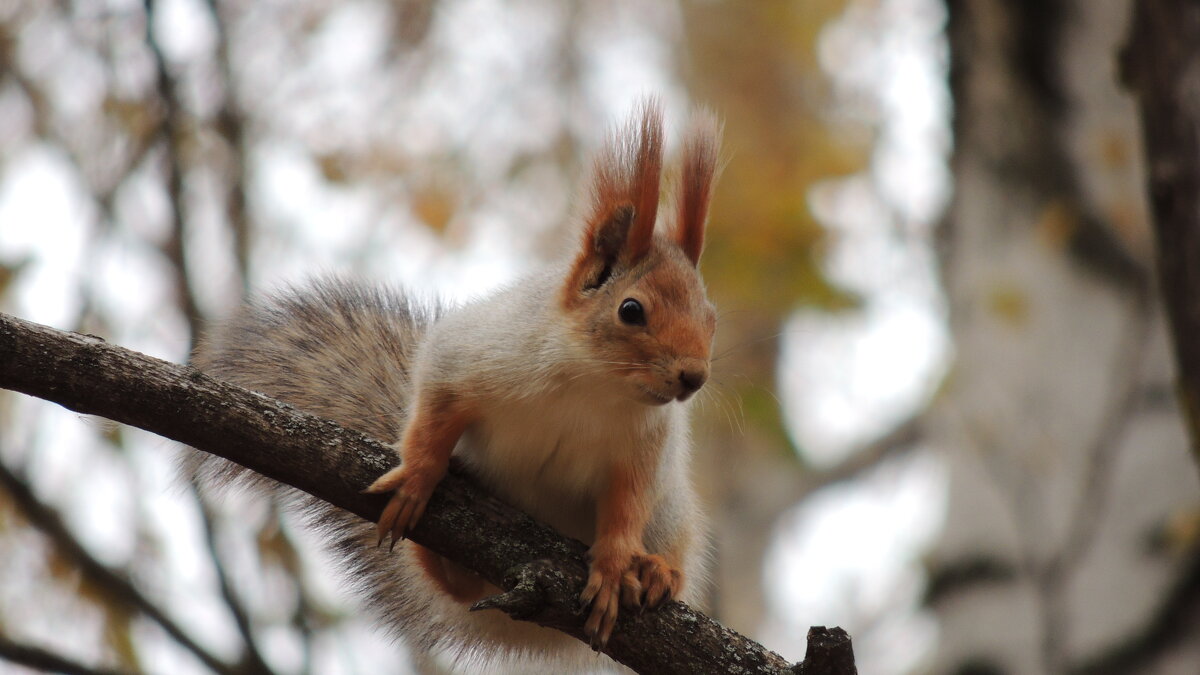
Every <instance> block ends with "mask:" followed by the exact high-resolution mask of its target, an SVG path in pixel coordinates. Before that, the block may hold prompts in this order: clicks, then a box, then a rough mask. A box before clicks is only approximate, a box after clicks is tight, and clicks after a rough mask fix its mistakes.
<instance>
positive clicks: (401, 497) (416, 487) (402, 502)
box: [366, 466, 437, 550]
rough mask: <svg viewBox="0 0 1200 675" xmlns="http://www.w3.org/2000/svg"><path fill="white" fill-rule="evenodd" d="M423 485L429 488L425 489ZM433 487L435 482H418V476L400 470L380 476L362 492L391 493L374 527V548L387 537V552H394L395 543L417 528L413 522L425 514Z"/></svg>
mask: <svg viewBox="0 0 1200 675" xmlns="http://www.w3.org/2000/svg"><path fill="white" fill-rule="evenodd" d="M427 483H429V487H425V485H426V484H427ZM436 484H437V481H436V480H434V481H425V480H422V479H421V475H420V474H418V473H416V472H413V471H409V470H407V467H404V466H400V467H397V468H395V469H392V470H391V471H389V472H387V473H385V474H384V475H382V476H380V477H379V479H378V480H376V481H375V482H374V483H372V484H371V487H369V488H367V489H366V492H369V493H379V492H387V491H388V490H395V492H394V493H393V494H392V498H391V499H389V500H388V503H387V506H385V507H384V508H383V513H382V514H381V515H380V516H379V524H378V525H377V526H376V532H377V533H378V535H379V542H378V544H377V545H380V546H381V545H383V540H384V539H386V538H387V537H388V536H389V535H390V536H391V546H390V547H389V550H394V549H395V548H396V542H398V541H403V540H404V539H405V538H407V536H408V532H409V531H411V530H412V529H413V528H414V527H416V526H417V522H419V521H420V520H421V516H422V515H424V514H425V505H426V504H427V503H428V502H429V497H430V495H431V494H432V493H433V486H434V485H436Z"/></svg>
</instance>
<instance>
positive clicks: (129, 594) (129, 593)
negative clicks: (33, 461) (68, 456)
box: [0, 349, 239, 675]
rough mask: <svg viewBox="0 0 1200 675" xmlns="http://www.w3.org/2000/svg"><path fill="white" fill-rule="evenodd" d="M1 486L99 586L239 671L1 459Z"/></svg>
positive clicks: (202, 655) (0, 356)
mask: <svg viewBox="0 0 1200 675" xmlns="http://www.w3.org/2000/svg"><path fill="white" fill-rule="evenodd" d="M7 357H8V354H7V353H5V352H4V350H2V349H0V363H4V364H5V365H6V367H5V369H4V370H3V371H2V372H4V374H5V375H7V374H8V372H9V371H10V370H16V369H14V368H9V367H7V366H8V365H11V364H10V363H9V362H10V359H8V358H7ZM5 379H6V378H5ZM0 489H3V490H4V491H5V492H6V493H7V494H8V495H9V496H10V497H11V498H12V500H13V502H14V503H15V504H16V505H17V508H19V509H20V510H21V513H22V514H23V515H24V516H25V518H26V519H27V520H29V522H30V524H32V525H33V526H34V527H36V528H37V529H38V530H40V531H41V532H42V533H43V534H45V535H46V536H47V537H48V538H49V539H50V540H51V541H52V542H53V543H54V545H55V547H56V548H57V549H58V551H59V552H60V553H61V554H62V555H63V557H65V558H66V559H68V560H70V561H71V562H72V563H73V564H74V565H75V566H76V567H78V568H79V570H80V571H81V572H82V573H83V574H84V575H85V576H86V577H87V578H88V579H89V580H90V581H91V582H92V583H93V584H95V585H96V587H98V588H101V589H103V590H104V592H106V593H109V594H110V596H111V597H112V598H113V599H114V600H116V601H117V602H120V603H122V604H124V605H125V606H127V607H132V608H133V609H135V610H137V611H139V612H141V613H142V614H143V615H145V616H146V617H147V618H149V619H150V620H151V621H153V622H154V623H156V624H158V625H159V626H160V627H161V628H162V629H163V630H164V631H165V632H166V633H167V635H170V636H171V638H172V639H173V640H175V641H176V642H178V643H179V644H180V645H181V646H183V647H184V648H185V649H187V650H188V651H189V652H191V653H192V654H194V655H195V656H196V658H198V659H199V660H200V661H201V662H202V663H204V665H205V666H207V667H208V668H209V669H210V670H212V671H213V672H215V673H227V674H229V675H233V674H234V673H237V672H239V671H238V669H237V667H235V666H233V665H231V664H227V663H225V662H223V661H221V660H220V659H218V658H217V657H216V656H214V655H212V654H211V653H209V652H208V650H206V649H204V648H203V647H201V646H200V645H198V644H196V642H195V641H194V640H192V638H191V636H189V635H188V634H187V632H185V631H184V630H183V629H182V628H180V627H179V624H177V623H175V622H174V621H173V620H172V619H171V618H170V617H168V616H167V615H166V614H165V613H164V612H163V611H162V610H161V609H159V608H158V606H157V605H155V604H154V603H153V602H150V600H149V599H148V598H146V596H144V595H142V593H141V592H140V591H138V589H137V588H135V587H134V586H133V584H132V583H130V582H129V580H128V579H127V578H126V576H125V575H124V574H122V573H120V572H118V571H116V570H113V569H110V568H109V567H108V566H107V565H105V564H103V563H101V562H100V561H99V560H96V559H95V558H94V557H92V554H91V553H88V551H87V550H86V549H85V548H83V546H81V545H80V544H79V541H78V540H77V539H76V538H75V537H74V536H73V535H72V534H71V532H70V531H69V530H68V529H67V526H66V524H65V523H63V521H62V519H61V518H59V516H58V514H57V513H56V512H55V511H54V510H53V509H51V508H50V507H49V506H46V505H45V504H43V503H42V502H41V500H39V499H38V498H37V496H35V495H34V494H33V491H32V490H30V489H29V487H28V486H27V485H25V483H24V482H22V481H21V479H20V478H18V477H17V476H16V475H15V474H14V473H13V472H12V471H11V470H9V468H8V467H7V466H5V465H4V464H3V463H0Z"/></svg>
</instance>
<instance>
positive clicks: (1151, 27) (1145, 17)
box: [1124, 0, 1200, 464]
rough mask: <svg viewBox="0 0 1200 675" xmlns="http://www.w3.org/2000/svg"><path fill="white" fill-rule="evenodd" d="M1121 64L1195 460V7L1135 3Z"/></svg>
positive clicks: (1198, 73)
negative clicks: (1132, 105) (1137, 109)
mask: <svg viewBox="0 0 1200 675" xmlns="http://www.w3.org/2000/svg"><path fill="white" fill-rule="evenodd" d="M1126 56H1127V60H1126V61H1125V63H1124V66H1125V73H1124V74H1125V76H1126V79H1127V81H1128V83H1129V85H1130V88H1131V89H1132V90H1133V91H1134V93H1135V94H1137V96H1138V99H1139V103H1140V104H1141V113H1142V133H1143V137H1144V140H1145V143H1146V158H1147V164H1148V166H1149V167H1150V171H1149V172H1148V174H1149V175H1148V176H1147V185H1148V187H1149V196H1150V201H1151V206H1152V208H1153V216H1154V225H1155V233H1156V234H1157V238H1158V272H1159V283H1160V284H1161V286H1162V292H1163V299H1164V300H1165V301H1166V306H1167V311H1168V314H1169V316H1170V319H1171V329H1172V333H1173V335H1174V345H1175V360H1176V363H1178V365H1179V381H1178V387H1179V397H1180V402H1181V404H1182V407H1183V412H1184V415H1185V419H1186V421H1187V425H1188V430H1189V432H1190V434H1191V438H1192V454H1193V456H1194V458H1195V460H1196V462H1197V463H1198V464H1200V95H1197V89H1196V88H1197V87H1198V86H1200V6H1197V5H1196V3H1194V2H1180V1H1178V0H1176V1H1161V2H1139V3H1138V4H1137V7H1136V10H1135V14H1134V19H1133V27H1132V29H1131V32H1130V44H1129V50H1128V52H1127V53H1126Z"/></svg>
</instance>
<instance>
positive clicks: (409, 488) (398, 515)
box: [367, 393, 474, 543]
mask: <svg viewBox="0 0 1200 675" xmlns="http://www.w3.org/2000/svg"><path fill="white" fill-rule="evenodd" d="M413 407H414V413H413V418H412V420H410V421H409V423H408V426H407V427H406V428H405V430H404V437H403V438H402V439H401V441H400V458H401V464H400V466H398V467H396V468H394V469H392V470H391V471H388V472H387V473H385V474H383V475H382V476H380V477H379V479H377V480H376V481H375V482H374V483H372V484H371V487H369V488H367V492H376V493H378V492H391V491H393V490H394V491H395V494H393V495H392V498H391V500H390V501H389V502H388V504H387V506H385V507H384V509H383V515H382V516H380V518H379V524H378V533H379V541H380V542H382V541H383V540H384V538H385V537H386V536H387V535H388V534H389V533H390V534H391V536H392V541H393V543H394V542H395V541H396V540H398V539H403V538H404V534H405V533H406V532H407V531H409V530H411V529H412V528H413V527H415V526H416V524H417V521H418V520H420V519H421V516H422V514H424V513H425V505H426V504H427V503H428V502H429V497H430V496H431V495H432V494H433V489H434V488H435V487H437V484H438V481H440V480H441V479H442V476H444V475H446V469H447V468H448V467H449V465H450V453H451V452H452V451H453V450H454V444H455V443H457V442H458V439H459V437H460V436H462V434H463V431H465V430H466V428H467V424H469V423H470V421H471V419H472V418H473V417H474V416H473V414H472V412H471V410H470V408H469V407H468V406H467V405H466V404H465V402H464V401H463V400H462V399H460V398H458V397H455V396H453V395H450V394H438V393H426V394H421V395H419V396H418V399H417V401H416V404H415V405H414V406H413Z"/></svg>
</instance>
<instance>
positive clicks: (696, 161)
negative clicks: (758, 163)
mask: <svg viewBox="0 0 1200 675" xmlns="http://www.w3.org/2000/svg"><path fill="white" fill-rule="evenodd" d="M720 151H721V123H720V122H718V121H717V118H716V116H715V115H713V114H712V112H710V111H707V110H701V111H699V112H697V113H695V114H693V115H692V120H691V123H690V124H689V125H688V130H687V134H686V135H685V136H684V139H683V166H682V170H681V175H680V181H679V198H678V200H679V201H678V207H679V211H678V213H677V217H676V220H675V241H676V242H677V243H678V244H679V247H680V248H682V249H683V252H684V254H685V255H687V257H688V260H691V261H692V264H693V265H696V264H698V263H699V262H700V253H701V251H703V250H704V224H705V221H706V220H707V219H708V203H709V200H710V199H711V197H712V186H713V182H714V181H715V180H716V174H717V157H718V155H719V154H720Z"/></svg>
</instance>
